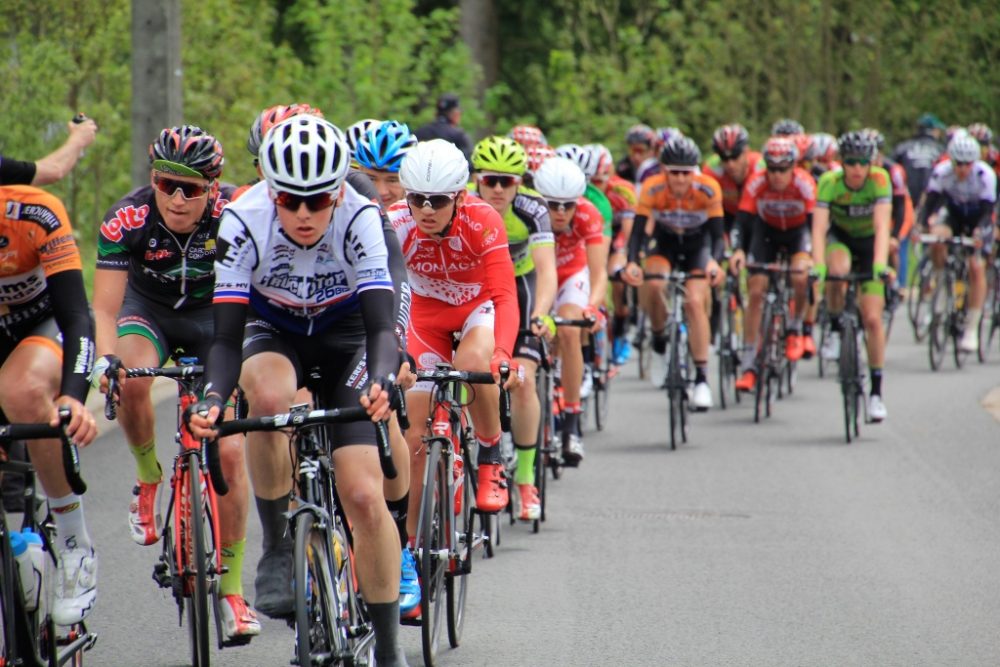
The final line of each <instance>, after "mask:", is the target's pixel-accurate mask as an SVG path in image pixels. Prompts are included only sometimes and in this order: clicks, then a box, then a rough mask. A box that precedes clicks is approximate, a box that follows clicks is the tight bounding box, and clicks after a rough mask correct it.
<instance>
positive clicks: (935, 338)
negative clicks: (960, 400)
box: [927, 280, 951, 371]
mask: <svg viewBox="0 0 1000 667" xmlns="http://www.w3.org/2000/svg"><path fill="white" fill-rule="evenodd" d="M939 293H940V294H941V296H938V294H939ZM939 299H940V300H939ZM937 303H940V304H943V306H944V307H943V308H941V312H935V310H936V308H934V304H937ZM929 307H930V308H931V323H930V326H928V328H927V352H928V356H929V359H930V363H931V370H934V371H936V370H939V369H940V368H941V365H942V364H943V363H944V355H945V348H946V347H947V345H948V337H949V332H948V321H949V319H950V317H949V313H950V312H951V298H950V295H949V294H948V281H947V280H943V281H941V283H940V284H938V285H936V286H935V287H934V294H933V296H932V297H931V302H930V304H929Z"/></svg>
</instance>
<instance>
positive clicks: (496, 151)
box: [472, 136, 528, 176]
mask: <svg viewBox="0 0 1000 667" xmlns="http://www.w3.org/2000/svg"><path fill="white" fill-rule="evenodd" d="M472 167H473V169H475V170H476V171H495V172H498V173H501V174H516V175H517V176H521V175H523V174H524V170H525V169H527V167H528V155H527V154H526V153H525V152H524V148H523V147H522V146H521V144H519V143H517V142H516V141H514V140H513V139H510V138H508V137H496V136H494V137H486V138H485V139H483V140H482V141H480V142H479V143H478V144H476V148H475V150H474V151H472Z"/></svg>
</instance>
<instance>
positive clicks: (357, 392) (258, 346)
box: [243, 312, 376, 449]
mask: <svg viewBox="0 0 1000 667" xmlns="http://www.w3.org/2000/svg"><path fill="white" fill-rule="evenodd" d="M262 352H275V353H277V354H280V355H281V356H283V357H285V358H286V359H288V360H289V361H290V362H291V364H292V368H294V369H295V381H296V386H297V387H300V388H301V387H303V386H305V384H306V379H307V373H311V372H312V369H314V368H318V369H319V371H320V373H321V374H322V378H323V379H322V387H323V390H322V392H321V396H320V398H321V399H322V402H323V404H324V406H325V407H327V408H339V407H353V406H355V405H358V399H359V398H360V396H361V391H362V389H363V388H364V387H365V386H366V385H367V384H368V367H367V365H366V363H365V327H364V323H363V321H362V319H361V314H360V313H357V314H354V315H351V316H349V317H346V318H344V319H343V320H340V321H338V323H337V326H336V327H334V328H333V329H329V330H327V331H324V332H322V333H320V334H318V335H313V336H306V335H302V334H294V333H289V332H287V331H281V330H279V329H278V328H277V327H275V326H274V325H273V324H271V323H270V322H268V321H266V320H264V319H263V318H261V317H260V316H258V315H257V314H256V313H254V312H250V313H249V315H248V317H247V323H246V328H245V330H244V337H243V360H244V361H246V360H247V359H249V358H250V357H252V356H254V355H256V354H261V353H262ZM327 428H328V429H329V430H328V433H329V435H330V444H331V446H332V447H333V448H334V449H337V448H338V447H344V446H346V445H375V444H376V440H375V427H374V425H373V424H372V423H371V422H370V421H359V422H350V423H347V424H333V425H330V426H328V427H327Z"/></svg>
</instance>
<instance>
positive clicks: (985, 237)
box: [937, 206, 995, 259]
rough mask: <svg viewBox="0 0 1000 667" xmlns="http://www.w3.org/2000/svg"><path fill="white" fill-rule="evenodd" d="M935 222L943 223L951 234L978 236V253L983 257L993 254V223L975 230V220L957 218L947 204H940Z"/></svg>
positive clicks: (986, 257) (987, 257)
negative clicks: (979, 244)
mask: <svg viewBox="0 0 1000 667" xmlns="http://www.w3.org/2000/svg"><path fill="white" fill-rule="evenodd" d="M937 224H939V225H943V226H945V227H947V228H948V229H950V230H951V233H952V235H953V236H956V237H957V236H974V235H975V236H979V237H980V238H981V239H982V242H983V245H982V247H980V248H979V254H980V256H981V257H983V258H984V259H989V258H990V257H991V256H992V255H993V233H994V232H993V230H994V227H995V225H990V226H989V227H988V228H986V229H984V230H983V231H982V232H979V231H978V230H977V221H976V220H970V219H968V218H964V219H963V218H959V217H958V216H955V215H952V214H951V212H950V211H949V210H948V207H947V206H942V207H941V210H940V211H939V213H938V218H937Z"/></svg>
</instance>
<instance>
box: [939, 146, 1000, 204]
mask: <svg viewBox="0 0 1000 667" xmlns="http://www.w3.org/2000/svg"><path fill="white" fill-rule="evenodd" d="M996 189H997V175H996V172H994V171H993V169H991V168H990V166H989V165H988V164H986V163H985V162H983V161H982V160H976V161H975V162H974V163H972V172H971V173H970V174H969V175H968V176H967V177H966V178H965V180H962V181H960V180H958V177H957V176H956V175H955V167H954V165H953V164H952V161H951V160H945V161H944V162H941V163H940V164H938V165H937V166H936V167H934V171H932V172H931V177H930V180H929V181H928V182H927V192H928V193H936V194H943V195H944V196H945V198H946V200H947V206H948V208H949V209H950V212H951V213H952V214H955V215H959V216H963V217H966V216H969V215H976V214H977V213H978V211H979V209H980V202H984V201H985V202H995V201H996Z"/></svg>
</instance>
